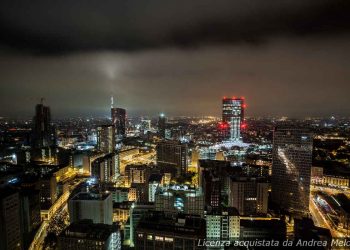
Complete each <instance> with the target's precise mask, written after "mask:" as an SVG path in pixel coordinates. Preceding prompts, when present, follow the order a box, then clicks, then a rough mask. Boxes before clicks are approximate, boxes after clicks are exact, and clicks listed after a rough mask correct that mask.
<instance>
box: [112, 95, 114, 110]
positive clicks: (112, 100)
mask: <svg viewBox="0 0 350 250" xmlns="http://www.w3.org/2000/svg"><path fill="white" fill-rule="evenodd" d="M113 104H114V99H113V96H111V109H112V108H113Z"/></svg>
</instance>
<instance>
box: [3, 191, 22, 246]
mask: <svg viewBox="0 0 350 250" xmlns="http://www.w3.org/2000/svg"><path fill="white" fill-rule="evenodd" d="M20 206H21V205H20V197H19V193H18V192H17V191H15V190H11V189H1V190H0V249H4V250H14V249H18V250H21V249H23V243H22V235H21V217H20Z"/></svg>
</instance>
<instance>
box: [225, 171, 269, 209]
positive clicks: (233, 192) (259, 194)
mask: <svg viewBox="0 0 350 250" xmlns="http://www.w3.org/2000/svg"><path fill="white" fill-rule="evenodd" d="M268 190H269V184H268V183H267V181H266V179H264V178H254V177H232V178H230V192H229V196H228V197H229V198H228V204H229V206H230V207H235V208H236V209H237V210H238V212H239V214H240V215H261V214H267V205H268Z"/></svg>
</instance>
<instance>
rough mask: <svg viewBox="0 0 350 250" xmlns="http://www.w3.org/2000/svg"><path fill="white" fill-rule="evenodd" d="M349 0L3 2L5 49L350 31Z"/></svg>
mask: <svg viewBox="0 0 350 250" xmlns="http://www.w3.org/2000/svg"><path fill="white" fill-rule="evenodd" d="M349 13H350V1H348V0H307V1H303V0H279V1H276V0H264V1H261V0H251V1H247V0H215V1H213V0H191V1H189V0H173V1H171V0H147V1H139V0H128V1H125V0H114V1H111V0H104V1H100V0H98V1H83V0H74V1H71V0H69V1H66V0H61V1H46V0H36V1H19V0H12V1H2V2H1V3H0V28H1V44H2V46H3V47H6V48H12V49H15V50H19V51H28V52H31V53H38V54H60V53H65V52H79V51H91V50H126V51H129V50H140V49H145V48H163V47H172V46H179V47H195V46H199V45H203V44H204V45H205V44H218V43H229V44H231V43H249V44H252V45H255V44H261V43H264V42H265V41H266V40H268V39H269V38H270V37H275V36H298V37H299V36H309V35H320V36H326V37H327V36H333V35H334V34H339V33H344V32H348V31H349V27H350V15H349Z"/></svg>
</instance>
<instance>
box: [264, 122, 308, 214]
mask: <svg viewBox="0 0 350 250" xmlns="http://www.w3.org/2000/svg"><path fill="white" fill-rule="evenodd" d="M312 145H313V138H312V133H311V132H309V131H308V130H307V129H303V128H291V127H277V128H275V129H274V134H273V159H272V183H271V184H272V185H271V189H272V201H273V202H274V203H276V204H277V205H279V206H280V207H281V208H282V209H286V210H289V211H291V212H293V211H294V212H297V213H300V212H301V213H305V212H308V211H309V198H310V174H311V165H312Z"/></svg>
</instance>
